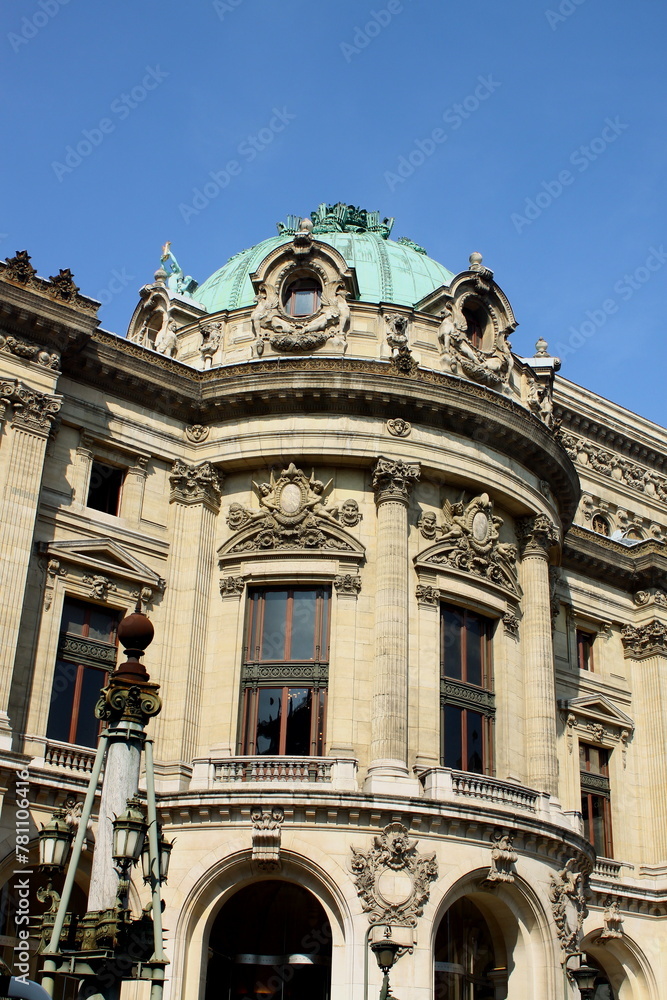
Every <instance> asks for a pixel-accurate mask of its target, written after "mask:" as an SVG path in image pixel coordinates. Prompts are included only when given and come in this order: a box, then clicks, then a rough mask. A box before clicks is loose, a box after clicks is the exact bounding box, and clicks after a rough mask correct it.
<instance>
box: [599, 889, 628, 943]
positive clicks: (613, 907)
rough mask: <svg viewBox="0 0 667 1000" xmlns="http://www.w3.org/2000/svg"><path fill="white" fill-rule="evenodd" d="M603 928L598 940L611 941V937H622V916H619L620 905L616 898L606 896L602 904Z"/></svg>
mask: <svg viewBox="0 0 667 1000" xmlns="http://www.w3.org/2000/svg"><path fill="white" fill-rule="evenodd" d="M603 920H604V930H603V931H602V934H600V941H611V940H613V938H622V937H623V918H622V917H621V906H620V903H619V901H618V899H615V898H614V897H613V896H607V898H606V900H605V904H604V917H603Z"/></svg>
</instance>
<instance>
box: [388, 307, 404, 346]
mask: <svg viewBox="0 0 667 1000" xmlns="http://www.w3.org/2000/svg"><path fill="white" fill-rule="evenodd" d="M385 321H386V323H387V326H388V327H389V329H388V330H387V344H388V345H389V347H390V348H391V353H392V354H397V353H398V351H399V349H400V348H401V347H407V346H408V317H407V316H403V315H402V313H387V315H386V316H385Z"/></svg>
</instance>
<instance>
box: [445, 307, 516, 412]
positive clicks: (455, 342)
mask: <svg viewBox="0 0 667 1000" xmlns="http://www.w3.org/2000/svg"><path fill="white" fill-rule="evenodd" d="M438 343H439V344H440V351H441V363H442V367H443V370H444V371H446V372H451V373H452V374H453V375H464V376H465V377H466V378H469V379H472V380H473V381H474V382H480V383H481V384H482V385H487V386H489V387H490V388H491V389H497V390H500V391H501V392H505V393H508V392H509V391H510V390H509V379H510V373H511V370H512V353H511V349H510V345H509V342H508V340H507V335H506V332H505V331H499V332H498V333H496V335H495V337H494V344H493V348H492V349H491V350H490V351H483V350H481V348H479V347H475V345H474V344H473V343H472V342H471V340H470V338H469V337H468V323H467V320H466V318H465V316H464V314H463V311H462V309H461V308H460V305H459V303H458V302H456V301H454V302H448V303H447V304H446V306H445V311H444V313H443V316H442V320H441V323H440V327H439V329H438Z"/></svg>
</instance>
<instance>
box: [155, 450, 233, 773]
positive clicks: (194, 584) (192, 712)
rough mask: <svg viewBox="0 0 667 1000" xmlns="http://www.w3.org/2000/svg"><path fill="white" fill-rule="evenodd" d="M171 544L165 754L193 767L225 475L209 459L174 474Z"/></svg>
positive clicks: (178, 463) (178, 468)
mask: <svg viewBox="0 0 667 1000" xmlns="http://www.w3.org/2000/svg"><path fill="white" fill-rule="evenodd" d="M169 481H170V483H171V494H170V498H169V499H170V503H171V504H173V517H174V520H173V530H172V545H171V552H170V556H169V579H170V586H169V591H168V604H167V607H166V608H165V622H166V624H167V631H166V634H165V642H164V649H165V656H166V658H167V662H166V671H165V685H166V686H168V689H169V699H168V700H167V704H166V707H165V711H164V712H163V713H162V727H161V728H162V734H163V735H162V743H161V749H162V754H164V758H165V761H166V762H173V763H182V764H184V765H185V767H186V768H188V769H189V765H190V764H191V763H192V758H193V756H194V753H195V748H196V746H197V742H198V730H199V722H200V711H201V699H202V684H203V676H204V658H205V652H206V637H207V623H208V605H209V601H210V598H211V583H212V579H213V570H214V563H215V519H216V515H217V514H218V511H219V510H220V496H221V493H222V484H223V477H222V475H221V473H219V472H218V471H217V470H216V469H215V468H214V467H213V466H212V465H211V463H210V462H202V463H201V464H200V465H186V464H185V462H182V461H180V459H179V460H177V461H176V462H175V463H174V466H173V469H172V472H171V475H170V477H169Z"/></svg>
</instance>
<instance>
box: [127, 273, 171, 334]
mask: <svg viewBox="0 0 667 1000" xmlns="http://www.w3.org/2000/svg"><path fill="white" fill-rule="evenodd" d="M139 298H140V300H141V305H140V309H139V312H138V315H137V317H136V320H135V322H134V323H133V327H132V330H130V331H129V333H128V335H127V339H128V340H131V341H133V342H134V343H135V344H141V346H142V347H151V346H153V344H154V343H155V342H156V341H157V339H158V337H159V336H160V334H161V333H162V331H163V330H166V327H167V322H168V319H169V305H168V303H169V299H168V296H167V293H166V292H165V290H164V289H163V288H162V287H161V286H160V285H159V284H155V285H144V286H143V288H141V289H140V290H139Z"/></svg>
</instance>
